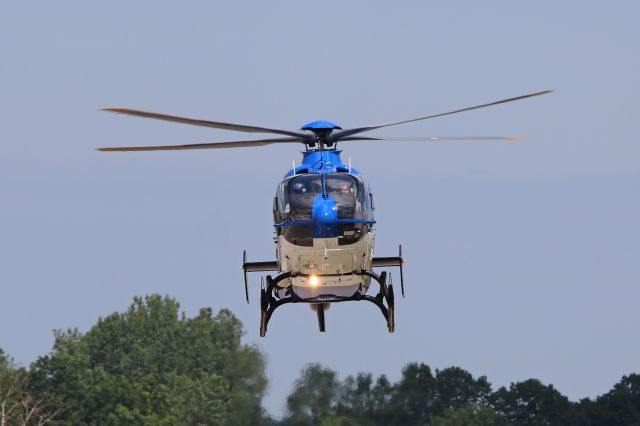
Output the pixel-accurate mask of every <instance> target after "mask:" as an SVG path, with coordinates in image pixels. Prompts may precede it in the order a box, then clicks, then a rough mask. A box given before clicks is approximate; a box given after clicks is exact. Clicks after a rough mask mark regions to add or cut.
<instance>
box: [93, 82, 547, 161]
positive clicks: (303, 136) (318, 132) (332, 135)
mask: <svg viewBox="0 0 640 426" xmlns="http://www.w3.org/2000/svg"><path fill="white" fill-rule="evenodd" d="M551 92H553V91H552V90H544V91H541V92H535V93H530V94H527V95H522V96H516V97H513V98H508V99H502V100H499V101H494V102H489V103H485V104H481V105H476V106H472V107H466V108H461V109H457V110H453V111H448V112H443V113H438V114H431V115H427V116H424V117H418V118H413V119H410V120H404V121H396V122H393V123H387V124H379V125H374V126H366V127H355V128H350V129H342V128H341V127H340V126H338V125H337V124H335V123H332V122H329V121H322V120H320V121H314V122H311V123H308V124H305V125H304V126H302V128H301V129H300V130H299V131H298V130H281V129H272V128H269V127H260V126H248V125H244V124H233V123H224V122H220V121H210V120H201V119H194V118H187V117H180V116H176V115H168V114H159V113H155V112H147V111H141V110H136V109H129V108H104V109H103V111H108V112H113V113H117V114H126V115H133V116H136V117H144V118H153V119H156V120H163V121H172V122H175V123H182V124H189V125H193V126H204V127H213V128H216V129H224V130H233V131H237V132H248V133H272V134H278V135H283V136H286V137H280V138H270V139H258V140H241V141H229V142H212V143H198V144H187V145H159V146H126V147H109V148H98V151H105V152H113V151H173V150H187V149H219V148H251V147H256V146H265V145H271V144H279V143H302V144H305V145H306V146H307V147H309V148H315V149H320V150H322V149H324V148H325V147H327V148H332V147H333V146H335V144H336V143H337V142H348V141H383V140H386V141H456V140H461V141H462V140H502V141H516V140H521V139H523V138H521V137H519V136H425V137H367V136H356V135H359V134H360V133H364V132H369V131H372V130H376V129H381V128H383V127H390V126H397V125H400V124H405V123H412V122H414V121H421V120H427V119H430V118H435V117H442V116H445V115H451V114H457V113H460V112H464V111H471V110H474V109H480V108H485V107H489V106H494V105H499V104H503V103H507V102H513V101H517V100H521V99H526V98H531V97H534V96H541V95H546V94H547V93H551Z"/></svg>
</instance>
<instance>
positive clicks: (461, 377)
mask: <svg viewBox="0 0 640 426" xmlns="http://www.w3.org/2000/svg"><path fill="white" fill-rule="evenodd" d="M435 378H436V388H437V400H436V407H435V410H434V411H435V413H436V415H439V414H442V413H443V412H444V411H445V410H447V409H448V410H455V409H456V408H459V407H463V406H478V404H485V405H486V404H487V402H488V400H489V396H491V383H489V382H488V381H487V377H486V376H481V377H479V378H478V379H474V378H473V376H472V375H471V373H469V372H468V371H466V370H463V369H462V368H460V367H449V368H445V369H444V370H436V376H435Z"/></svg>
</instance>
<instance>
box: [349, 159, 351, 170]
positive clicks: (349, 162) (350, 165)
mask: <svg viewBox="0 0 640 426" xmlns="http://www.w3.org/2000/svg"><path fill="white" fill-rule="evenodd" d="M349 174H351V157H349Z"/></svg>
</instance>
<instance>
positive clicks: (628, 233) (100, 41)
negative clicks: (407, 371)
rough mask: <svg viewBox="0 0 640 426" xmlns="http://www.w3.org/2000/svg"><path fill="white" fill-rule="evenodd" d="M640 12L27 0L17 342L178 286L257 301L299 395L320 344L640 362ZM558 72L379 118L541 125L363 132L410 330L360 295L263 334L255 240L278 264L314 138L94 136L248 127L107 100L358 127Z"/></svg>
mask: <svg viewBox="0 0 640 426" xmlns="http://www.w3.org/2000/svg"><path fill="white" fill-rule="evenodd" d="M639 18H640V3H638V2H637V1H617V2H601V1H563V2H558V1H535V2H534V1H529V2H524V1H483V2H478V1H456V2H425V1H407V2H387V1H385V2H382V1H350V2H344V1H324V2H321V3H317V2H315V3H313V6H311V3H308V2H300V1H270V2H257V1H254V2H246V1H238V2H204V1H198V2H196V1H188V2H158V1H136V2H131V1H126V2H125V1H110V2H87V1H57V2H39V3H34V2H18V1H3V2H2V3H0V61H1V62H0V147H1V148H2V149H1V153H0V286H1V289H0V290H1V291H0V347H2V348H3V349H4V350H5V351H7V352H8V353H9V354H11V355H12V356H14V357H15V358H16V359H17V360H18V361H19V362H21V363H23V364H25V365H26V364H28V363H30V362H32V361H34V360H35V359H36V357H37V356H39V355H43V354H45V353H47V352H48V351H49V350H50V348H51V344H52V342H53V336H52V332H51V331H52V330H53V329H56V328H67V327H79V328H80V330H82V331H86V330H87V329H88V327H90V326H91V325H93V324H94V323H95V322H96V320H97V319H98V317H100V316H104V315H108V314H110V313H112V312H114V311H122V310H124V309H126V307H127V306H128V305H129V303H130V302H131V299H132V297H133V296H134V295H144V294H149V293H161V294H169V295H172V296H175V297H176V298H177V299H178V300H179V301H180V302H181V304H182V307H183V308H184V309H185V310H186V311H187V312H188V313H189V314H190V315H191V314H194V313H196V312H197V309H198V308H200V307H204V306H212V307H213V308H214V309H215V310H217V309H219V308H222V307H228V308H230V309H232V310H233V311H234V312H235V313H236V314H237V315H238V317H239V318H240V319H241V320H242V321H243V323H244V324H245V326H246V329H247V336H246V341H247V342H249V343H254V344H257V345H259V346H260V347H261V348H262V350H263V351H264V352H265V353H266V354H267V356H268V359H269V366H268V373H269V376H270V379H271V392H270V394H269V396H268V397H267V399H266V401H265V403H266V405H267V407H268V408H269V410H270V411H271V412H273V413H275V414H276V415H278V414H279V413H280V407H281V404H282V402H283V400H284V396H285V395H286V393H287V392H288V391H289V388H290V386H291V382H292V380H293V379H294V378H295V377H297V375H298V373H299V370H300V368H301V367H302V366H303V365H304V364H306V363H309V362H321V363H323V364H325V365H327V366H329V367H331V368H334V369H336V370H338V371H339V372H340V373H341V374H343V375H344V374H350V373H356V372H358V371H371V372H373V373H375V374H380V373H385V374H388V375H389V376H390V378H391V379H392V380H396V379H397V378H398V377H399V375H400V370H401V367H402V366H404V365H405V364H406V363H407V362H409V361H420V362H425V363H428V364H429V365H431V366H433V367H438V368H443V367H447V366H451V365H459V366H461V367H463V368H465V369H467V370H469V371H470V372H472V373H473V374H474V375H482V374H486V375H487V376H488V378H489V380H490V381H491V382H492V383H493V385H494V386H495V387H497V386H500V385H508V384H509V382H510V381H517V380H522V379H526V378H529V377H537V378H539V379H541V380H542V381H543V382H545V383H553V384H554V385H555V386H557V388H558V389H559V390H560V391H561V392H563V393H564V394H566V395H568V396H569V397H570V398H572V399H577V398H582V397H586V396H595V395H598V394H601V393H603V392H606V391H607V390H608V389H609V388H610V387H611V386H612V385H613V384H614V383H615V382H617V381H618V380H619V379H620V377H621V376H622V375H623V374H628V373H631V372H638V371H639V370H640V338H639V333H640V332H639V331H638V324H639V323H640V310H639V309H638V302H639V301H640V266H639V265H640V243H639V241H640V224H639V218H640V197H639V195H640V168H639V165H640V164H639V163H640V143H639V142H638V141H637V135H638V128H637V123H638V122H639V120H638V113H639V108H638V98H639V97H640V77H639V75H640V51H639V47H638V46H639V45H638V40H640V27H639V26H638V19H639ZM543 89H556V90H557V92H556V93H554V94H552V95H547V96H545V97H542V98H535V99H531V100H526V101H522V102H518V103H513V104H509V105H502V106H498V107H495V108H492V109H486V110H482V111H475V112H469V113H464V114H460V115H457V116H451V117H443V118H439V119H435V120H430V121H425V122H419V123H413V124H408V125H405V126H402V127H397V128H390V129H385V130H384V131H382V130H381V131H380V133H378V134H384V135H392V136H423V135H487V134H489V135H493V134H504V135H511V134H516V135H524V136H527V137H528V140H527V141H523V142H517V143H509V142H446V143H411V142H401V143H398V142H396V143H392V142H386V143H381V142H375V143H371V144H367V143H364V142H357V143H355V142H354V143H352V144H350V145H349V144H343V145H342V148H343V149H344V154H343V156H344V159H345V160H346V159H347V158H348V157H352V159H353V164H354V166H355V167H358V168H359V169H360V170H361V171H363V172H364V174H365V175H366V176H367V177H368V178H369V181H370V183H371V184H372V187H373V189H374V192H375V194H376V197H377V198H376V200H377V211H376V213H377V220H378V225H377V246H376V253H377V254H378V255H394V254H395V253H396V250H397V244H398V243H402V244H403V246H404V249H405V254H406V257H407V258H408V259H409V263H408V264H407V266H406V270H405V271H406V274H405V278H406V285H407V298H406V299H404V300H398V302H397V314H396V315H397V316H396V322H397V325H396V333H395V334H388V333H387V331H386V328H385V323H384V320H383V318H382V317H381V316H380V313H379V312H378V311H377V310H376V308H375V307H374V306H373V305H369V304H358V303H350V304H342V305H336V306H332V308H331V310H330V311H329V312H328V313H327V330H328V331H327V333H324V334H320V333H318V331H317V325H316V319H315V316H314V315H313V314H312V312H311V311H310V310H309V308H308V307H307V306H304V305H297V306H288V307H286V308H283V309H281V310H279V311H278V312H277V313H276V315H275V316H274V318H273V320H272V322H271V324H270V329H269V333H268V336H267V337H266V338H264V339H261V338H259V337H258V324H259V312H258V311H259V306H258V304H257V303H256V300H257V294H258V287H259V278H258V276H254V277H253V280H252V283H251V285H252V298H253V300H254V302H253V303H252V304H251V305H246V304H245V302H244V290H243V288H242V273H241V270H240V263H241V255H242V250H243V249H247V250H248V253H249V258H250V259H251V260H269V259H273V258H274V253H273V243H272V240H271V236H272V227H271V225H272V222H271V220H272V218H271V200H272V196H273V193H274V191H275V187H276V184H277V183H278V181H279V179H280V177H281V176H282V174H283V173H284V172H285V171H286V169H287V168H288V167H290V165H291V160H293V159H295V160H296V161H299V154H298V152H297V151H298V148H297V147H292V146H290V145H286V146H275V147H263V148H257V149H254V150H248V149H238V150H224V151H194V152H186V151H181V152H174V153H171V152H159V153H129V154H107V153H97V152H95V151H94V148H95V147H99V146H109V145H135V144H140V145H144V144H178V143H198V142H212V141H221V140H233V139H234V138H236V137H243V136H246V135H242V134H239V135H235V134H233V133H231V132H226V131H223V130H215V129H203V128H194V127H189V126H181V125H178V124H173V123H162V122H158V121H152V120H144V119H138V118H130V117H123V116H116V115H110V114H107V113H103V112H99V111H98V109H99V108H102V107H106V106H127V107H131V108H140V109H147V110H151V111H158V112H165V113H170V114H171V113H173V114H178V115H186V116H193V117H197V118H210V119H214V120H219V121H229V122H238V123H246V124H255V125H261V126H271V127H278V128H291V129H295V128H297V127H298V126H299V125H301V124H302V123H305V122H308V121H311V120H316V119H327V120H332V121H335V122H337V123H339V124H341V125H343V126H347V127H351V126H358V125H370V124H376V123H384V122H388V121H395V120H401V119H406V118H413V117H416V116H420V115H426V114H430V113H436V112H441V111H447V110H450V109H455V108H458V107H464V106H469V105H474V104H477V103H483V102H486V101H492V100H497V99H501V98H506V97H510V96H516V95H520V94H524V93H529V92H533V91H538V90H543ZM257 136H258V137H259V136H260V135H257ZM396 275H397V274H396Z"/></svg>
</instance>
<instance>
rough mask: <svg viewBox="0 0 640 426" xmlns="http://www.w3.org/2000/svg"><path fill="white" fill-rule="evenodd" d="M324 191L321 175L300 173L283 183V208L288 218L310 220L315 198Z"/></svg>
mask: <svg viewBox="0 0 640 426" xmlns="http://www.w3.org/2000/svg"><path fill="white" fill-rule="evenodd" d="M320 193H322V177H321V175H315V174H314V175H299V176H294V177H292V178H290V179H289V180H287V181H285V182H284V183H283V187H282V209H283V213H284V216H285V217H286V219H287V220H310V219H311V208H312V206H313V200H314V199H315V198H316V197H317V196H318V194H320Z"/></svg>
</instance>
